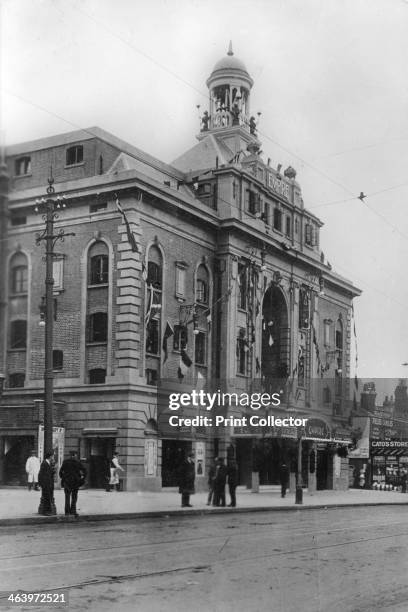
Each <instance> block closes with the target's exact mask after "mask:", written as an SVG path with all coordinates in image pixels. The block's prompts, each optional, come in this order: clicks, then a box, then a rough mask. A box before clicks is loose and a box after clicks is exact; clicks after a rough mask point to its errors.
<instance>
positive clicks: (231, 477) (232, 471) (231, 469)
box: [227, 459, 238, 508]
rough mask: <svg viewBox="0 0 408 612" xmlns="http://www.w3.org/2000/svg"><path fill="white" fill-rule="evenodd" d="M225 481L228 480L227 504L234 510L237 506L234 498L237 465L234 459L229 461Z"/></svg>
mask: <svg viewBox="0 0 408 612" xmlns="http://www.w3.org/2000/svg"><path fill="white" fill-rule="evenodd" d="M227 479H228V489H229V494H230V498H231V499H230V503H229V504H228V505H229V506H231V507H232V508H235V506H236V505H237V498H236V494H235V493H236V488H237V485H238V465H237V462H236V461H235V459H231V461H230V463H229V466H228V468H227Z"/></svg>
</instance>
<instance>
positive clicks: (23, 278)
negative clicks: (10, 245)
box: [10, 253, 28, 294]
mask: <svg viewBox="0 0 408 612" xmlns="http://www.w3.org/2000/svg"><path fill="white" fill-rule="evenodd" d="M27 291H28V267H27V257H26V256H25V255H24V254H23V253H16V254H15V255H14V256H13V257H12V259H11V261H10V293H12V294H18V293H27Z"/></svg>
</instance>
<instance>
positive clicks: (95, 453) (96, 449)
mask: <svg viewBox="0 0 408 612" xmlns="http://www.w3.org/2000/svg"><path fill="white" fill-rule="evenodd" d="M115 444H116V438H90V439H89V440H87V453H86V455H87V457H88V460H89V463H88V468H89V470H88V479H87V480H88V483H89V487H90V488H92V489H104V488H105V487H106V483H107V478H108V476H109V468H110V462H111V459H112V456H113V451H114V450H115Z"/></svg>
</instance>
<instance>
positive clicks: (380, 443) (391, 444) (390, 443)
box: [371, 440, 408, 450]
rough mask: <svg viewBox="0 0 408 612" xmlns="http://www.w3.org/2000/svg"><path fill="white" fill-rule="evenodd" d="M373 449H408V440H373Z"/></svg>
mask: <svg viewBox="0 0 408 612" xmlns="http://www.w3.org/2000/svg"><path fill="white" fill-rule="evenodd" d="M371 448H372V449H373V450H374V449H375V450H377V449H379V448H408V440H372V441H371Z"/></svg>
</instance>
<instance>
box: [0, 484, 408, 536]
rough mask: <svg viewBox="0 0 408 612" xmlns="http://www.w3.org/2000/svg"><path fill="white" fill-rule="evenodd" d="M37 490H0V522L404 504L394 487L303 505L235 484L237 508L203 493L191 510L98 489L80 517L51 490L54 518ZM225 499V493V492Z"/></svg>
mask: <svg viewBox="0 0 408 612" xmlns="http://www.w3.org/2000/svg"><path fill="white" fill-rule="evenodd" d="M40 496H41V493H40V492H38V491H28V490H27V489H26V488H24V487H4V488H0V526H2V525H24V524H26V525H29V524H41V523H60V522H75V521H95V520H113V519H133V518H134V519H137V518H155V517H163V516H175V515H180V514H181V515H185V514H187V515H191V514H195V515H196V514H204V513H205V514H214V513H220V512H223V513H225V512H234V513H239V512H260V511H265V510H270V511H274V510H275V511H276V510H288V511H290V510H292V511H293V510H296V511H299V510H308V509H313V508H339V507H352V506H378V505H383V504H384V505H386V504H394V505H395V504H396V505H402V504H408V494H407V493H400V492H396V491H395V492H394V491H369V490H359V489H349V490H348V491H316V492H309V491H308V490H307V489H305V490H304V491H303V503H302V504H301V505H300V504H295V494H294V493H287V495H286V497H285V498H281V496H280V487H278V486H276V487H273V486H272V487H260V491H259V493H252V492H251V490H248V489H246V488H244V487H238V488H237V507H236V508H229V507H228V506H227V507H225V508H214V507H212V506H207V505H206V502H207V494H206V493H205V492H198V493H196V494H195V495H192V496H191V503H192V504H193V507H192V508H181V505H180V500H181V496H180V495H179V493H178V492H177V489H169V490H164V491H160V492H150V491H137V492H123V491H120V492H117V491H112V492H110V493H107V492H106V491H104V490H101V489H84V490H80V491H79V497H78V504H77V510H78V513H79V517H78V518H74V517H71V516H65V515H64V491H62V490H58V489H57V490H55V504H56V508H57V515H56V516H41V515H39V514H38V505H39V502H40ZM226 498H227V503H229V496H228V492H227V495H226Z"/></svg>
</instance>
